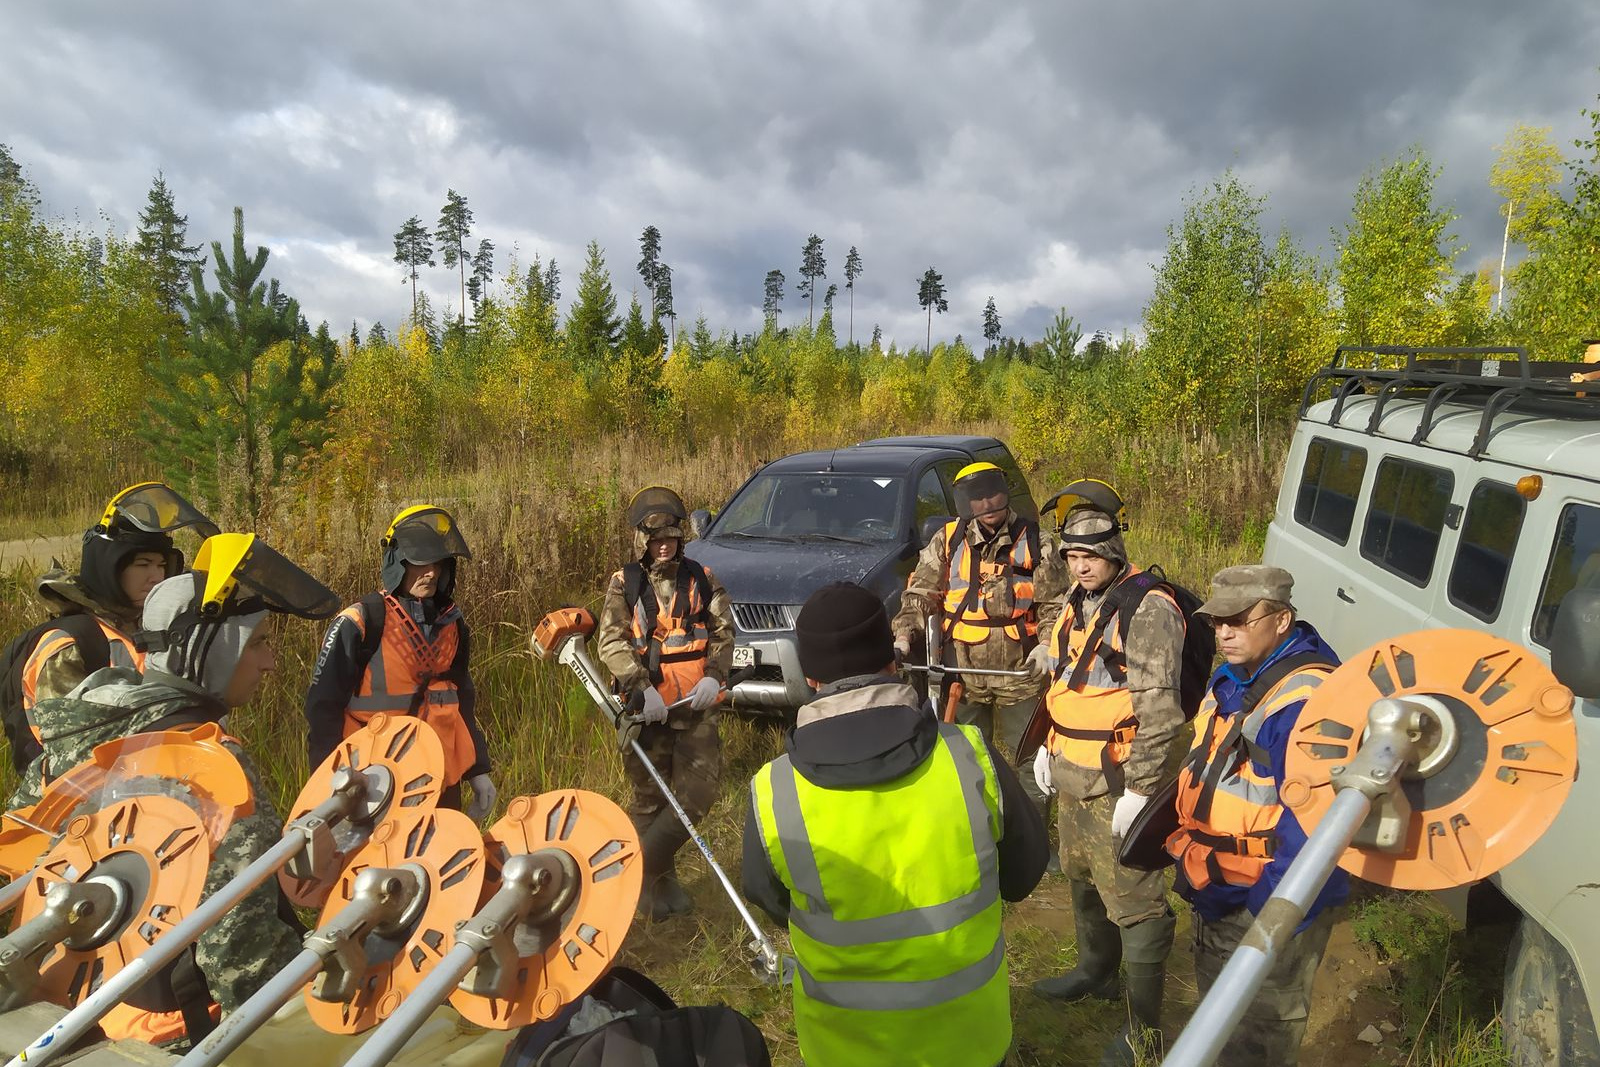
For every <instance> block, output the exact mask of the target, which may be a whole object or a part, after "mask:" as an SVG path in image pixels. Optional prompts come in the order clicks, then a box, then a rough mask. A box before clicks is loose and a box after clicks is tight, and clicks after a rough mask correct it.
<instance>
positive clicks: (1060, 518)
mask: <svg viewBox="0 0 1600 1067" xmlns="http://www.w3.org/2000/svg"><path fill="white" fill-rule="evenodd" d="M1077 508H1090V509H1092V510H1094V511H1098V512H1100V513H1101V514H1102V515H1109V516H1111V518H1112V519H1113V520H1114V521H1115V522H1116V524H1117V529H1118V530H1126V529H1127V528H1128V506H1127V505H1126V504H1124V503H1123V502H1122V494H1121V493H1119V492H1117V491H1116V490H1115V489H1114V488H1112V486H1111V484H1110V483H1109V482H1103V481H1101V480H1100V479H1099V478H1079V479H1078V480H1077V481H1075V482H1073V483H1072V484H1071V485H1069V486H1067V487H1066V488H1065V489H1063V490H1061V491H1060V492H1059V493H1057V494H1056V495H1055V496H1053V497H1051V498H1050V499H1049V500H1046V501H1045V502H1044V506H1043V507H1042V508H1040V509H1039V510H1040V511H1041V512H1052V511H1053V512H1054V513H1055V517H1056V529H1058V530H1059V529H1061V528H1062V527H1064V526H1066V524H1067V517H1068V516H1069V515H1070V514H1071V513H1072V512H1073V510H1075V509H1077Z"/></svg>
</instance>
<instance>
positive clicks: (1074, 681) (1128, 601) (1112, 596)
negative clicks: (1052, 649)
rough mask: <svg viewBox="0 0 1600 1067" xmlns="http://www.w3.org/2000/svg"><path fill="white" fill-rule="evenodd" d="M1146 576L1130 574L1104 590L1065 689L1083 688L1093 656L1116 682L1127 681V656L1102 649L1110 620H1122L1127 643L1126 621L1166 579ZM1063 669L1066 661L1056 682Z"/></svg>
mask: <svg viewBox="0 0 1600 1067" xmlns="http://www.w3.org/2000/svg"><path fill="white" fill-rule="evenodd" d="M1149 574H1150V572H1149V571H1139V572H1138V573H1136V574H1130V575H1128V576H1127V577H1125V578H1123V579H1121V580H1120V581H1118V582H1117V584H1116V585H1113V586H1112V587H1111V588H1110V589H1107V590H1106V594H1105V596H1104V597H1102V598H1101V600H1100V610H1099V611H1097V612H1095V616H1094V626H1093V628H1092V629H1090V631H1089V637H1088V640H1086V641H1084V643H1083V652H1082V654H1080V655H1079V656H1078V662H1077V663H1075V664H1073V667H1072V676H1071V677H1070V678H1068V679H1067V688H1069V689H1072V690H1074V691H1077V690H1080V689H1082V688H1083V683H1084V682H1085V681H1086V680H1087V679H1088V677H1089V667H1090V664H1091V663H1093V662H1094V659H1095V657H1096V656H1098V657H1100V659H1101V660H1102V662H1104V663H1105V665H1106V668H1107V669H1108V670H1109V671H1111V674H1112V677H1114V678H1117V680H1118V681H1122V680H1123V679H1125V678H1127V676H1128V671H1127V666H1126V662H1127V657H1125V656H1124V655H1122V654H1121V653H1112V652H1108V651H1105V650H1104V645H1105V635H1106V628H1107V627H1109V626H1110V625H1111V620H1112V618H1113V617H1116V618H1119V620H1122V621H1119V624H1118V628H1117V629H1118V633H1119V634H1120V635H1121V637H1122V640H1123V641H1124V642H1126V641H1127V639H1128V629H1127V621H1126V620H1128V619H1131V618H1132V617H1133V615H1134V613H1135V612H1137V611H1138V610H1139V605H1140V604H1141V603H1143V602H1144V595H1145V594H1146V593H1148V592H1149V591H1150V590H1151V589H1152V588H1154V587H1155V586H1156V585H1159V584H1160V583H1161V582H1162V581H1163V580H1164V579H1165V575H1159V574H1158V575H1155V576H1152V577H1149V578H1147V577H1146V575H1149ZM1141 579H1143V580H1141ZM1082 603H1083V601H1082V600H1081V599H1080V600H1078V604H1079V605H1081V604H1082ZM1074 616H1076V612H1074ZM1066 667H1067V665H1066V663H1065V661H1063V662H1062V663H1061V664H1060V665H1058V666H1057V667H1056V678H1057V680H1059V679H1060V678H1061V675H1062V674H1064V673H1065V672H1066Z"/></svg>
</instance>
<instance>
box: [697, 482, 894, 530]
mask: <svg viewBox="0 0 1600 1067" xmlns="http://www.w3.org/2000/svg"><path fill="white" fill-rule="evenodd" d="M903 482H904V480H903V479H901V478H894V477H874V476H871V475H861V474H762V475H758V476H757V477H756V478H755V479H754V480H753V481H751V483H750V484H749V485H747V486H745V487H744V491H743V492H741V493H740V494H739V495H738V496H737V497H735V498H734V499H733V502H732V503H730V504H729V505H728V506H727V508H726V509H724V510H723V512H722V514H721V515H719V516H718V517H717V521H716V523H715V524H714V525H713V526H712V527H711V529H710V531H709V536H711V537H750V538H764V539H770V540H779V541H810V540H816V541H846V542H857V543H860V544H867V543H870V542H880V541H894V540H898V539H899V538H901V537H903V536H904V534H905V527H906V520H905V517H904V516H903V514H902V509H903V507H904V493H903V492H902V487H903Z"/></svg>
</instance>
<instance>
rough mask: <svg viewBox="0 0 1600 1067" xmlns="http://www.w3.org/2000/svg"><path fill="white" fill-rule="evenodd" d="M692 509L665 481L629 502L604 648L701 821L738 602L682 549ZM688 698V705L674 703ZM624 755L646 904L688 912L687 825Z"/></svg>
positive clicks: (650, 910) (656, 755) (648, 744)
mask: <svg viewBox="0 0 1600 1067" xmlns="http://www.w3.org/2000/svg"><path fill="white" fill-rule="evenodd" d="M688 517H689V515H688V512H687V511H686V510H685V509H684V506H683V501H682V500H681V499H680V498H679V497H678V494H677V493H675V492H673V491H672V490H671V489H665V488H662V487H661V486H651V487H650V488H648V489H642V490H640V491H639V492H638V493H637V494H636V495H635V496H634V498H633V500H632V501H631V502H630V503H629V505H628V525H629V526H630V527H632V529H633V551H634V558H633V560H632V561H631V562H629V563H628V564H627V565H625V566H624V567H623V568H622V569H621V570H619V571H617V572H616V573H615V574H613V575H612V576H611V582H610V584H609V585H608V586H607V587H606V599H605V606H604V607H603V608H602V609H601V612H600V637H599V644H598V649H597V650H598V652H599V655H600V659H601V661H602V662H603V663H605V665H606V669H607V670H609V671H610V672H611V676H612V678H614V679H615V680H616V684H617V685H618V687H619V688H620V689H621V691H622V692H623V693H624V694H625V695H626V696H627V697H628V698H629V700H630V702H632V703H634V704H636V705H638V707H639V708H640V711H641V717H642V719H643V723H644V725H643V726H642V728H641V729H640V731H639V745H640V747H642V748H643V749H644V750H645V752H647V753H648V754H649V756H650V762H651V763H653V764H654V765H655V767H656V769H657V770H658V771H660V772H661V776H662V777H663V778H664V779H666V781H667V782H668V783H669V784H670V786H671V788H672V792H673V794H674V795H675V796H676V797H677V798H678V802H679V803H681V804H682V805H683V808H684V811H686V812H687V813H688V815H689V818H690V819H692V820H693V821H695V822H699V821H700V820H701V819H703V818H705V816H706V814H707V813H708V812H709V811H710V810H711V805H712V804H713V803H714V802H715V801H716V799H717V789H718V785H719V783H720V781H721V778H722V737H721V734H720V733H719V732H718V730H717V705H718V704H719V703H721V700H722V696H721V688H722V686H723V684H724V683H726V681H727V679H728V672H729V670H730V669H731V668H732V666H733V611H732V608H731V607H730V606H729V603H728V594H727V592H726V591H725V590H724V589H723V588H722V583H721V582H719V581H717V579H716V576H715V575H713V574H712V573H711V572H710V571H709V570H707V569H706V568H705V567H703V566H701V565H700V564H699V563H696V562H695V561H694V560H692V559H689V558H688V557H686V556H685V555H684V554H683V542H684V526H685V525H686V523H687V521H688ZM681 701H687V702H688V706H687V707H684V708H678V709H676V710H672V711H670V712H669V711H668V705H670V704H675V703H679V702H681ZM622 758H623V764H624V765H625V766H626V767H627V770H628V777H629V779H630V780H631V781H632V782H633V799H632V801H631V802H630V803H629V805H628V814H629V815H630V816H631V817H632V819H633V824H634V826H635V827H637V828H638V830H639V835H640V847H641V849H642V851H643V854H644V864H645V867H644V870H645V887H644V893H643V895H642V896H641V897H640V900H639V908H640V910H641V911H642V912H643V913H644V914H646V915H649V916H650V917H651V918H652V919H654V920H657V921H659V920H662V919H665V918H667V917H669V916H671V915H682V914H686V913H688V912H689V911H691V910H692V909H693V903H692V902H691V901H690V899H689V894H688V893H687V892H685V891H684V889H683V886H682V885H680V884H679V882H678V873H677V870H676V869H675V860H676V857H677V854H678V850H679V849H681V848H682V847H683V846H684V844H685V842H687V841H688V840H689V831H688V830H687V829H686V828H685V827H684V825H683V823H682V822H680V821H679V819H678V817H677V815H676V814H675V813H674V812H673V811H672V809H671V808H670V807H669V806H668V804H667V801H666V798H665V797H663V796H662V795H661V791H660V790H659V789H658V788H657V787H656V784H655V782H654V781H653V780H652V779H651V777H650V774H649V772H648V771H647V770H645V768H644V765H643V764H641V763H640V762H639V760H638V757H637V756H635V755H634V754H633V751H632V749H631V747H630V748H629V749H628V750H626V751H624V753H623V757H622Z"/></svg>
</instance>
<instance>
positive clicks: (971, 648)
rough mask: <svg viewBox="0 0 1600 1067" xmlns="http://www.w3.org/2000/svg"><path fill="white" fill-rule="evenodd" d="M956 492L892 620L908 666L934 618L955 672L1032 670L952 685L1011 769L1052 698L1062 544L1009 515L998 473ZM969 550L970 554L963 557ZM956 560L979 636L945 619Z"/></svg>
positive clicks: (972, 469) (964, 479) (969, 476)
mask: <svg viewBox="0 0 1600 1067" xmlns="http://www.w3.org/2000/svg"><path fill="white" fill-rule="evenodd" d="M955 489H956V501H957V503H956V510H957V511H958V512H960V513H961V518H959V519H958V520H957V521H955V522H952V523H949V524H948V525H946V526H945V528H944V529H942V530H940V531H939V532H937V533H935V534H934V535H933V537H932V539H930V540H929V541H928V543H927V545H926V546H924V547H923V549H922V553H921V555H920V556H918V557H917V565H916V568H915V569H914V570H913V571H912V572H911V577H910V579H909V580H908V581H907V583H906V590H905V593H904V595H903V596H902V597H901V600H900V610H899V612H898V613H897V614H896V615H895V617H894V634H895V649H896V651H897V652H898V654H899V655H900V657H901V659H902V661H903V660H906V659H908V658H909V657H910V654H911V649H912V646H913V642H914V640H915V638H916V636H917V635H919V634H922V633H924V631H925V629H926V626H927V620H928V618H929V616H933V617H934V618H937V619H938V620H939V632H940V633H941V634H945V635H949V636H948V637H946V638H944V649H943V656H944V662H945V663H946V664H947V665H949V666H953V667H978V668H984V669H989V670H1003V671H1019V670H1026V671H1028V672H1029V676H1028V677H1024V678H997V677H993V676H985V675H977V674H974V675H953V676H952V677H959V678H960V681H961V687H962V688H961V699H960V702H959V703H957V705H956V709H955V721H956V722H958V723H960V724H962V725H964V726H977V727H978V728H979V730H981V731H982V732H983V734H984V736H985V737H986V738H990V739H992V740H993V742H994V746H995V748H997V749H999V750H1000V751H1001V752H1003V753H1005V755H1006V759H1007V760H1010V759H1013V758H1014V755H1015V753H1016V750H1017V742H1018V741H1019V740H1020V739H1021V737H1022V731H1023V730H1024V728H1026V726H1027V725H1028V720H1029V719H1030V718H1031V717H1032V716H1033V712H1034V709H1035V708H1036V707H1037V706H1038V703H1039V695H1040V694H1041V693H1043V692H1044V687H1045V682H1046V679H1047V676H1046V674H1045V659H1044V654H1045V650H1044V648H1043V646H1041V645H1040V644H1039V637H1038V635H1039V634H1043V633H1048V632H1049V628H1050V626H1051V625H1052V624H1053V623H1054V622H1055V618H1056V615H1057V614H1058V613H1059V611H1060V610H1061V604H1060V601H1061V596H1062V594H1063V593H1064V592H1065V591H1066V586H1067V580H1066V574H1065V570H1064V568H1063V567H1062V563H1061V557H1060V554H1059V553H1058V552H1057V551H1056V550H1055V545H1054V538H1053V537H1052V536H1051V535H1049V534H1044V535H1041V534H1040V532H1039V524H1038V523H1037V522H1033V521H1032V520H1029V519H1024V518H1023V517H1022V516H1020V515H1018V514H1017V512H1016V511H1015V510H1014V509H1013V508H1012V507H1011V489H1010V486H1009V484H1008V483H1007V481H1006V478H1005V475H1004V473H1003V472H1001V471H1000V470H999V468H997V467H995V466H994V465H993V464H988V463H973V464H969V465H968V466H966V467H964V468H962V470H961V472H960V475H959V476H958V477H957V478H956V482H955ZM957 535H960V536H959V540H957ZM963 545H964V547H965V549H966V552H962V551H961V549H962V548H963ZM1028 556H1033V557H1035V558H1033V559H1031V560H1030V559H1027V557H1028ZM954 557H966V558H968V559H970V560H971V561H972V564H973V565H974V566H975V568H976V572H977V578H978V580H977V583H976V585H975V588H973V589H972V592H973V594H974V595H973V597H972V603H971V604H970V606H968V607H967V610H966V611H964V612H961V613H960V614H961V615H962V616H963V617H964V618H967V619H973V618H979V619H982V620H984V621H983V622H982V623H981V624H980V625H978V626H975V627H973V626H968V625H961V626H957V625H955V619H954V618H953V616H954V615H955V614H957V613H956V612H955V611H951V610H947V608H948V607H949V604H948V601H949V600H950V599H951V597H950V595H949V594H950V590H951V586H952V583H953V582H954V583H960V582H962V581H964V580H965V575H964V574H956V575H953V574H952V570H953V568H952V565H951V560H952V558H954ZM1019 561H1021V562H1022V564H1023V565H1020V566H1019ZM969 569H970V568H969ZM1030 583H1031V589H1030V588H1029V584H1030ZM1019 601H1022V602H1024V603H1025V604H1026V606H1025V608H1024V610H1023V611H1022V613H1021V617H1020V619H1018V622H1019V625H1001V624H1002V623H1007V622H1010V621H1011V620H1013V619H1017V613H1018V605H1019ZM957 606H958V607H959V606H961V605H957ZM1019 777H1020V778H1021V780H1022V783H1023V787H1024V789H1025V790H1026V792H1027V794H1028V797H1029V799H1030V800H1031V801H1032V802H1033V804H1034V807H1035V808H1037V809H1038V811H1039V813H1040V815H1041V816H1043V815H1044V813H1045V810H1046V807H1047V805H1048V803H1049V798H1048V797H1047V796H1046V795H1045V794H1044V793H1042V792H1040V790H1039V788H1038V786H1037V785H1036V784H1035V783H1034V781H1033V777H1032V775H1029V774H1027V773H1022V774H1020V775H1019ZM1051 867H1052V869H1053V868H1054V861H1053V859H1052V864H1051Z"/></svg>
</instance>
